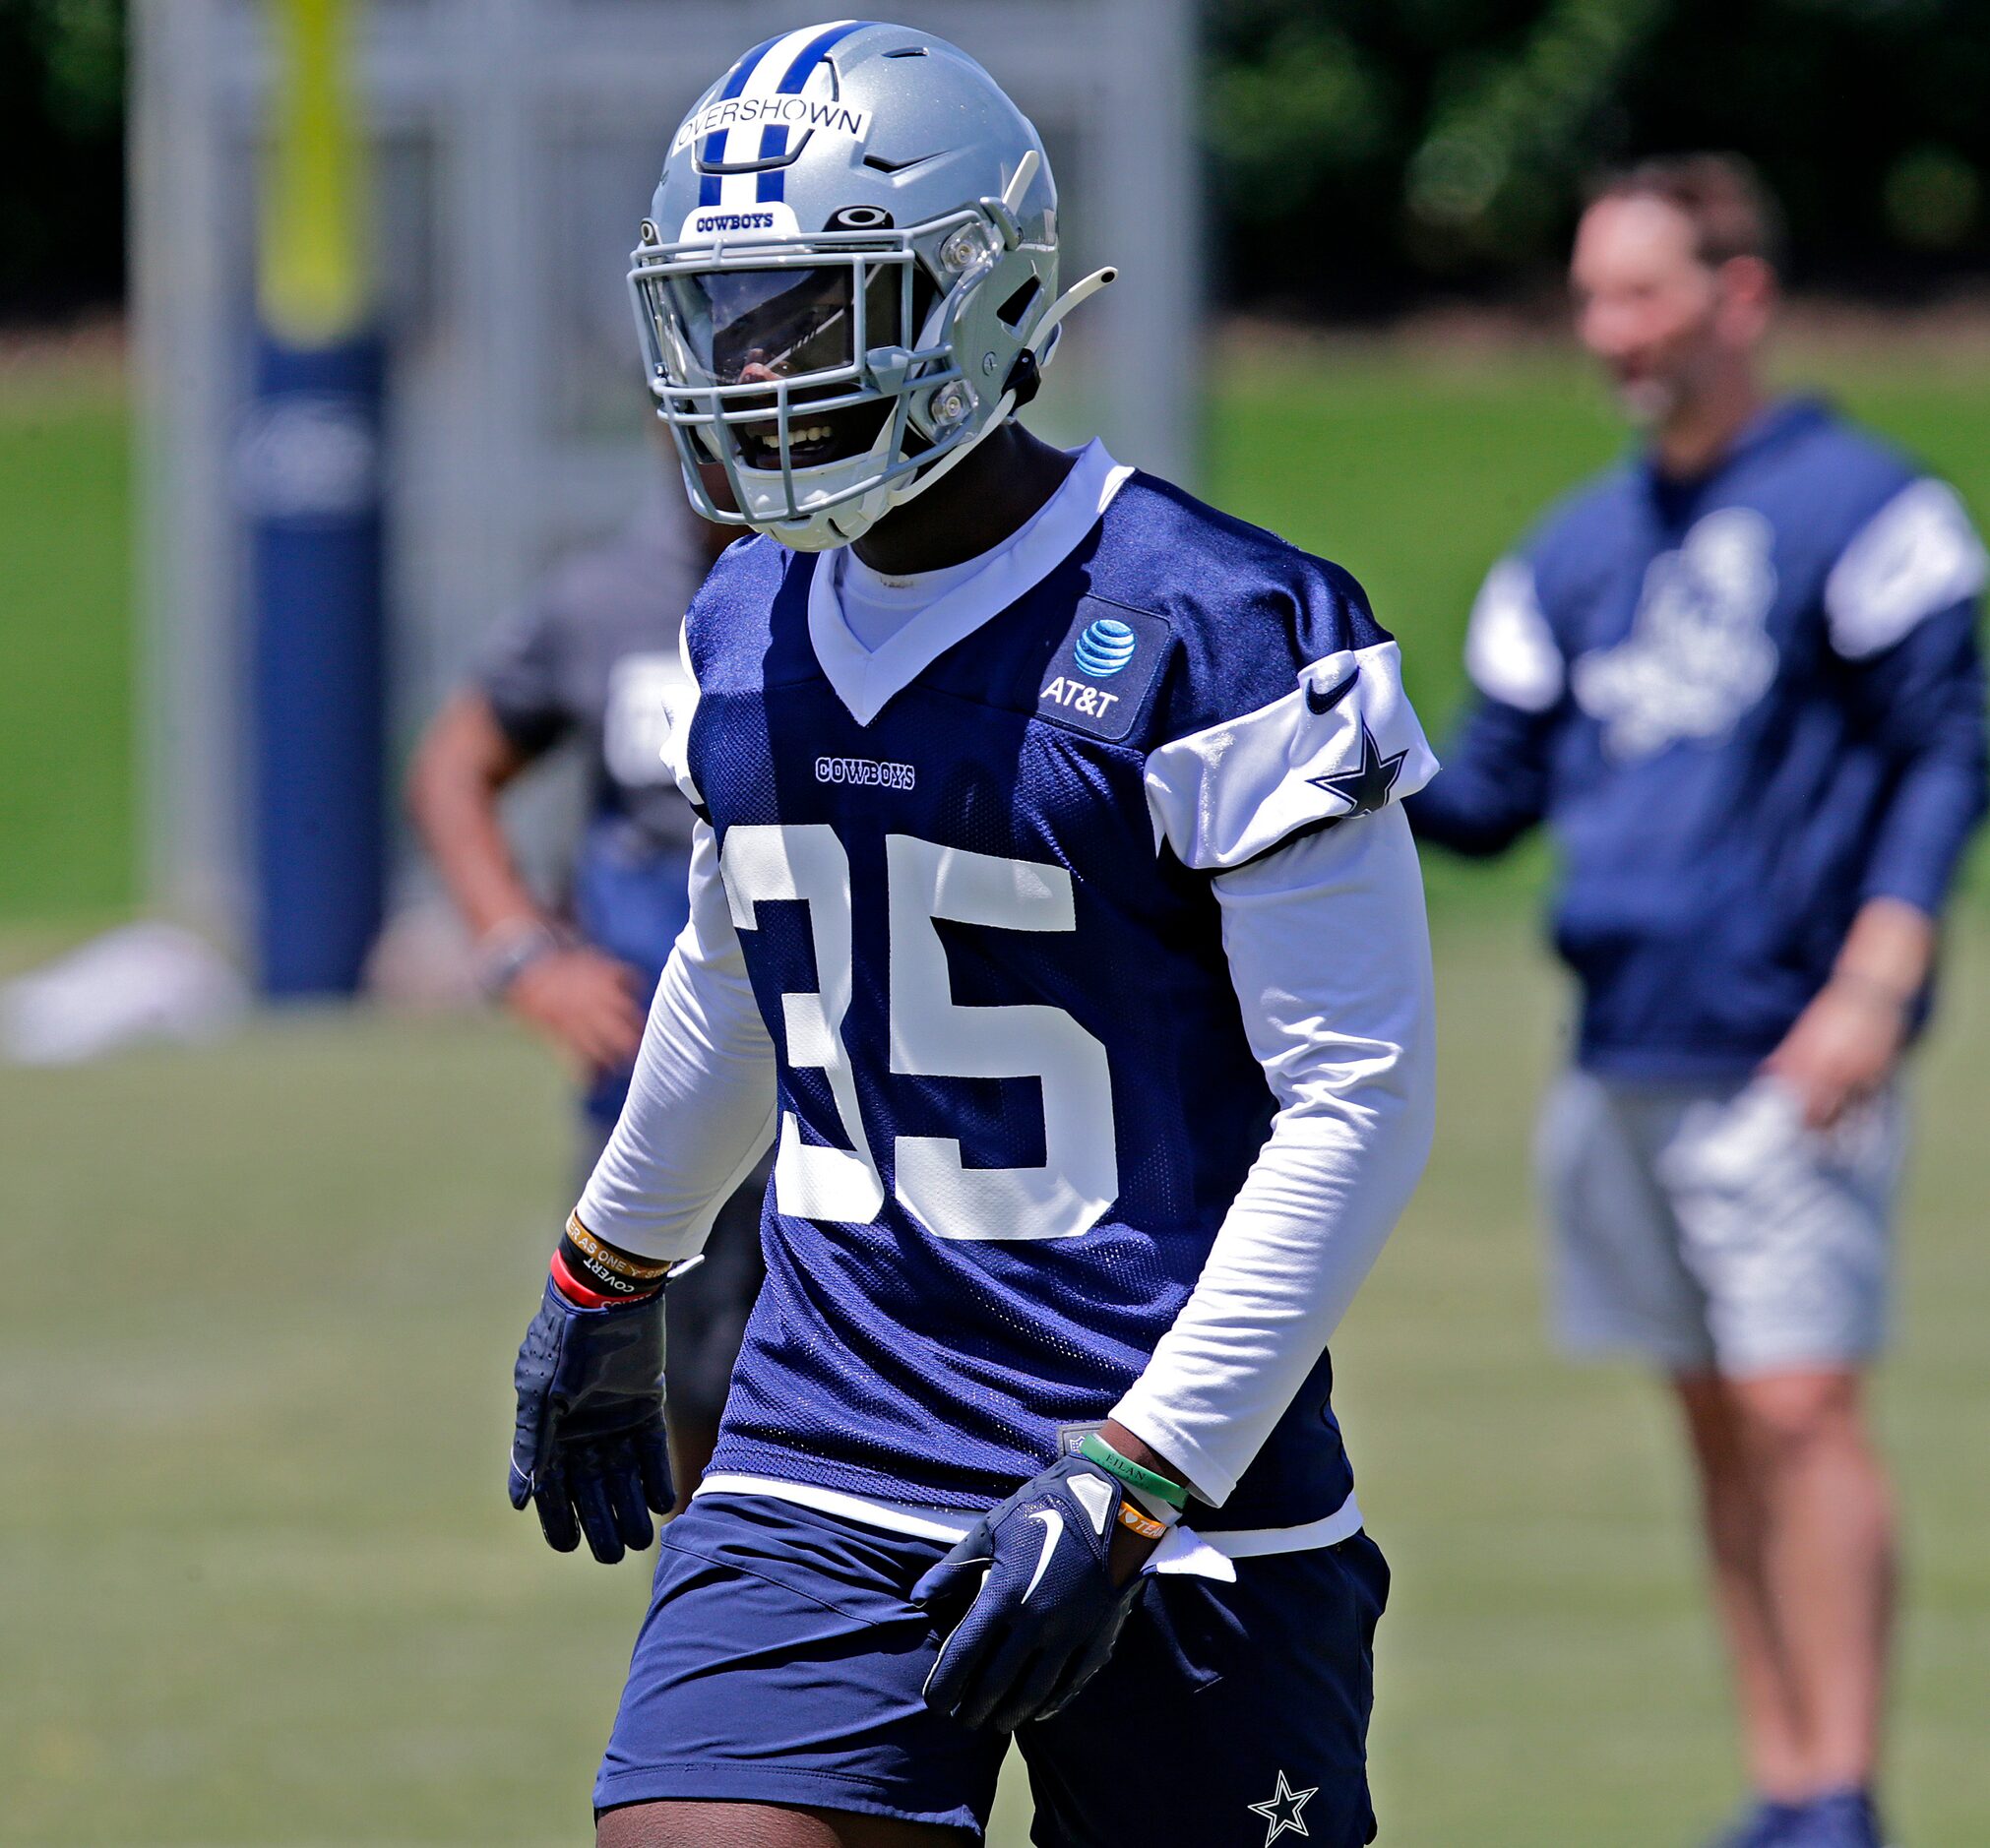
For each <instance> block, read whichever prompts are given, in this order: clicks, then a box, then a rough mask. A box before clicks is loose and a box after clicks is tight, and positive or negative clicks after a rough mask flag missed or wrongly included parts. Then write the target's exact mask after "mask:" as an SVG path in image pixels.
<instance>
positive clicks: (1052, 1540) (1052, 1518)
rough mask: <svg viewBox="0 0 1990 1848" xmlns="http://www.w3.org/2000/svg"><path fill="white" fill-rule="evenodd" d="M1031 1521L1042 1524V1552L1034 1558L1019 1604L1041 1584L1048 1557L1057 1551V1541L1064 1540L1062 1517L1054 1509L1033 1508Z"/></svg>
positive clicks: (1030, 1515) (1030, 1511)
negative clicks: (1033, 1566) (1038, 1521)
mask: <svg viewBox="0 0 1990 1848" xmlns="http://www.w3.org/2000/svg"><path fill="white" fill-rule="evenodd" d="M1029 1518H1030V1519H1031V1520H1040V1521H1041V1522H1042V1523H1043V1551H1042V1552H1041V1553H1039V1554H1038V1555H1037V1557H1036V1570H1035V1571H1033V1572H1031V1573H1030V1574H1029V1583H1028V1584H1027V1585H1026V1586H1025V1587H1024V1591H1023V1596H1022V1598H1021V1599H1020V1600H1019V1602H1021V1603H1024V1604H1027V1603H1028V1602H1029V1594H1030V1592H1032V1591H1034V1590H1035V1589H1036V1587H1037V1586H1038V1585H1040V1584H1041V1583H1042V1582H1043V1574H1044V1572H1045V1571H1048V1570H1049V1567H1050V1556H1051V1555H1052V1554H1053V1553H1055V1552H1056V1551H1057V1543H1058V1541H1060V1540H1062V1539H1063V1538H1064V1516H1063V1515H1062V1514H1060V1513H1059V1512H1058V1511H1057V1510H1056V1509H1054V1508H1033V1509H1030V1510H1029Z"/></svg>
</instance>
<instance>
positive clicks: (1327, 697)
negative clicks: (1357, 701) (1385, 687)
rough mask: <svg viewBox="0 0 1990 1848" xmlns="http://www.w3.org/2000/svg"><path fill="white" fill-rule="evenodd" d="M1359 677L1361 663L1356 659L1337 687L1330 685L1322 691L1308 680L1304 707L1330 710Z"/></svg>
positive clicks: (1319, 710)
mask: <svg viewBox="0 0 1990 1848" xmlns="http://www.w3.org/2000/svg"><path fill="white" fill-rule="evenodd" d="M1360 678H1361V663H1360V662H1359V661H1356V662H1355V664H1354V666H1353V668H1352V669H1351V670H1350V671H1349V673H1348V675H1347V678H1346V679H1345V680H1343V681H1342V682H1341V683H1340V684H1339V685H1338V686H1337V687H1330V688H1329V689H1328V690H1327V691H1326V692H1325V693H1322V692H1321V691H1320V689H1319V688H1318V687H1316V686H1315V685H1314V684H1313V683H1312V682H1311V681H1310V680H1309V681H1307V683H1306V709H1307V710H1308V711H1311V712H1331V711H1333V709H1334V708H1336V707H1337V706H1338V705H1339V704H1340V702H1341V701H1342V700H1344V699H1346V697H1347V695H1348V692H1349V691H1350V690H1351V689H1352V687H1353V685H1354V683H1355V682H1356V681H1357V680H1359V679H1360Z"/></svg>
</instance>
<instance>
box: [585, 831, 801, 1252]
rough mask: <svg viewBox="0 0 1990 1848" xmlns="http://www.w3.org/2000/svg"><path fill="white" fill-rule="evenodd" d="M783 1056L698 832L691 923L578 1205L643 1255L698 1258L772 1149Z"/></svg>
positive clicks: (602, 1231)
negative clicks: (736, 1192)
mask: <svg viewBox="0 0 1990 1848" xmlns="http://www.w3.org/2000/svg"><path fill="white" fill-rule="evenodd" d="M774 1079H775V1056H774V1043H773V1041H772V1040H770V1039H769V1037H768V1033H767V1025H766V1022H765V1021H764V1020H763V1019H762V1018H761V1014H760V1009H759V1007H758V1005H757V1004H756V1003H755V1001H754V999H753V986H752V984H751V982H750V981H749V980H748V979H747V974H746V957H745V955H744V954H743V953H742V952H741V950H740V947H739V937H738V934H737V933H736V932H735V931H734V929H733V926H732V917H731V913H730V911H729V910H728V908H727V905H726V898H725V888H724V885H723V883H722V881H721V880H720V878H719V874H718V847H717V841H716V837H715V835H714V833H713V831H712V830H711V828H709V827H708V826H707V825H706V824H705V823H703V822H700V823H699V824H698V825H697V829H696V832H695V834H694V837H693V841H692V848H691V920H690V922H689V923H687V924H686V925H685V927H684V930H683V933H682V934H681V935H680V936H679V937H678V939H677V942H676V945H675V946H674V947H673V948H672V950H671V952H670V960H669V961H668V962H667V963H665V964H664V967H663V976H662V979H661V980H660V981H659V982H658V983H657V984H656V998H655V1000H654V1001H653V1003H652V1004H651V1008H650V1020H649V1024H648V1025H647V1026H646V1027H645V1028H644V1032H643V1050H642V1052H641V1053H640V1054H639V1055H638V1056H637V1060H636V1075H635V1078H633V1079H632V1080H631V1082H630V1085H629V1101H628V1102H627V1103H626V1104H624V1105H623V1106H622V1116H621V1120H620V1121H619V1122H618V1123H617V1124H616V1125H615V1133H614V1135H613V1136H611V1137H610V1138H609V1139H608V1145H607V1147H606V1148H605V1149H604V1150H603V1151H602V1153H601V1158H600V1160H599V1161H598V1162H596V1163H595V1164H594V1172H593V1174H592V1175H591V1177H590V1178H589V1181H588V1185H587V1188H586V1190H585V1191H584V1192H583V1193H582V1195H581V1203H580V1205H579V1206H578V1207H577V1208H576V1211H577V1212H578V1213H579V1215H580V1220H581V1223H582V1224H583V1225H584V1226H586V1227H587V1228H588V1230H589V1231H590V1232H592V1233H593V1234H594V1235H595V1236H596V1237H598V1238H602V1239H605V1240H607V1242H608V1243H609V1244H610V1245H613V1246H616V1247H618V1248H619V1249H620V1250H622V1251H626V1252H632V1253H634V1254H635V1255H636V1256H637V1257H639V1258H655V1259H666V1258H668V1259H677V1258H689V1257H692V1256H694V1255H695V1254H696V1253H697V1252H699V1251H700V1250H702V1249H703V1247H704V1244H705V1240H706V1237H707V1235H708V1234H709V1233H710V1232H711V1230H712V1222H713V1220H714V1219H715V1218H716V1216H717V1213H718V1208H719V1207H720V1206H721V1205H723V1204H724V1202H725V1201H726V1200H727V1199H728V1198H729V1196H730V1195H731V1193H732V1191H733V1189H734V1188H736V1187H737V1186H738V1185H739V1183H740V1182H741V1181H743V1180H744V1179H745V1178H746V1176H747V1175H748V1173H750V1172H751V1170H752V1168H753V1164H754V1163H755V1162H756V1161H758V1160H759V1159H760V1157H761V1155H762V1154H763V1153H764V1152H765V1151H766V1149H767V1146H768V1144H769V1143H770V1142H771V1141H772V1140H774V1123H775V1089H774Z"/></svg>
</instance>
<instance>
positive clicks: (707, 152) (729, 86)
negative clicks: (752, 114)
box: [698, 32, 786, 206]
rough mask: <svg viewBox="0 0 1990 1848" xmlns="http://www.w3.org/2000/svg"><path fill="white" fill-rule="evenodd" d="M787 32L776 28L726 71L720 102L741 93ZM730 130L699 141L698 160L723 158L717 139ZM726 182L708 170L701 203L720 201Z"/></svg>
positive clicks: (700, 187) (702, 183)
mask: <svg viewBox="0 0 1990 1848" xmlns="http://www.w3.org/2000/svg"><path fill="white" fill-rule="evenodd" d="M785 36H786V34H785V33H784V32H777V33H776V34H775V35H774V36H773V37H772V38H769V39H766V40H764V41H763V42H762V43H760V44H757V45H755V46H754V48H753V49H752V50H751V51H749V52H748V53H747V54H746V56H745V57H743V58H741V59H740V60H739V62H738V63H737V64H735V65H734V66H733V67H732V69H731V70H730V71H729V72H728V73H727V74H726V79H725V83H724V85H723V87H722V88H721V89H720V90H719V92H718V94H717V96H716V97H715V101H718V102H723V101H725V100H726V99H727V98H728V97H731V96H736V95H738V94H739V92H741V91H742V90H744V89H745V88H746V86H747V82H748V80H749V79H750V78H751V77H752V76H753V73H754V71H755V70H756V69H757V68H758V67H759V64H760V61H761V59H762V58H764V57H766V56H767V54H768V53H769V52H770V51H772V50H773V49H774V48H775V46H776V45H777V44H779V43H780V41H781V39H782V38H783V37H785ZM731 132H732V131H731V130H730V129H723V128H722V129H720V130H718V131H717V133H716V134H713V135H708V136H706V138H705V140H704V141H703V142H702V143H701V144H700V145H699V149H698V158H699V160H700V161H701V162H702V163H704V164H706V165H710V164H711V163H712V162H713V161H714V160H715V159H719V158H721V157H722V155H720V154H715V152H714V144H715V143H719V144H722V143H723V142H724V140H725V138H726V136H727V135H729V134H730V133H731ZM723 184H724V180H723V178H722V177H721V176H720V175H719V174H716V173H707V174H705V175H704V176H703V177H702V178H701V179H700V180H699V182H698V203H699V204H700V205H701V206H715V205H717V203H718V193H719V188H720V187H721V186H722V185H723Z"/></svg>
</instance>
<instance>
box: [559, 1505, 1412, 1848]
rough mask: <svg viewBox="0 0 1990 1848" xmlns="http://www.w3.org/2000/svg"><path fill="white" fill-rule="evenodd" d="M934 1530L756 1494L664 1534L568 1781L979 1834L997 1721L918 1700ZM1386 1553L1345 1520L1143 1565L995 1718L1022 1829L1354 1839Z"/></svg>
mask: <svg viewBox="0 0 1990 1848" xmlns="http://www.w3.org/2000/svg"><path fill="white" fill-rule="evenodd" d="M945 1550H946V1548H945V1545H944V1543H942V1542H938V1541H933V1540H922V1539H914V1538H910V1537H907V1536H904V1535H901V1534H895V1533H887V1532H884V1531H882V1530H880V1529H877V1528H873V1527H868V1526H861V1525H858V1524H857V1523H855V1522H853V1521H849V1520H846V1519H843V1518H841V1517H840V1516H838V1515H833V1514H826V1513H820V1512H817V1511H816V1510H815V1509H805V1508H800V1507H796V1506H795V1505H793V1504H791V1503H786V1502H780V1501H776V1500H774V1499H772V1498H769V1497H762V1496H749V1495H730V1494H726V1495H708V1496H701V1497H700V1498H699V1499H698V1500H697V1501H696V1502H694V1503H693V1504H692V1506H691V1508H690V1509H688V1510H687V1511H686V1512H685V1513H684V1514H682V1515H680V1516H679V1517H678V1518H677V1519H676V1520H674V1521H672V1522H671V1523H670V1524H669V1525H668V1526H667V1527H666V1528H665V1529H664V1530H663V1538H662V1543H661V1548H660V1552H659V1556H658V1559H657V1563H656V1582H655V1591H654V1595H653V1599H652V1601H651V1605H650V1611H649V1615H648V1616H647V1617H646V1618H645V1620H644V1623H643V1631H642V1634H641V1635H640V1636H639V1637H638V1638H637V1642H636V1652H635V1658H634V1660H633V1662H632V1663H631V1665H630V1670H629V1683H628V1687H627V1688H626V1689H625V1690H624V1692H623V1694H622V1705H621V1710H620V1711H619V1713H618V1714H617V1715H616V1718H615V1729H614V1733H613V1735H612V1737H611V1738H610V1740H609V1742H608V1751H607V1756H606V1757H605V1758H604V1759H603V1761H602V1764H601V1770H600V1775H599V1777H598V1779H597V1780H596V1782H595V1786H594V1803H595V1807H596V1809H597V1811H598V1810H610V1809H614V1808H617V1807H618V1806H621V1805H624V1804H632V1803H647V1802H656V1801H660V1800H664V1799H670V1800H676V1801H684V1800H687V1799H708V1800H713V1801H718V1802H734V1803H764V1804H786V1805H793V1806H797V1807H818V1808H823V1809H831V1810H854V1811H858V1812H861V1813H864V1814H867V1815H872V1816H889V1817H902V1818H903V1819H905V1820H908V1821H916V1822H929V1823H938V1824H942V1825H948V1826H952V1827H956V1828H963V1829H972V1830H975V1831H977V1832H978V1831H980V1830H982V1829H984V1828H985V1827H986V1825H987V1821H988V1814H989V1810H990V1808H991V1806H992V1805H993V1803H994V1800H995V1779H996V1772H997V1770H998V1769H999V1767H1000V1765H1001V1761H1002V1757H1003V1755H1004V1753H1005V1752H1006V1751H1007V1750H1008V1746H1009V1741H1008V1740H1007V1739H1006V1738H1004V1737H1003V1736H1001V1735H999V1734H994V1735H991V1734H985V1733H973V1732H969V1731H968V1730H967V1729H966V1728H965V1727H964V1726H961V1725H959V1724H958V1723H957V1722H955V1721H953V1720H949V1719H944V1718H942V1717H940V1716H939V1715H937V1714H935V1713H933V1712H931V1711H929V1710H928V1708H927V1707H926V1705H925V1702H924V1701H923V1700H922V1699H921V1698H920V1694H919V1691H920V1689H921V1688H922V1687H923V1686H924V1685H925V1680H926V1674H927V1671H928V1670H929V1669H930V1668H931V1666H932V1663H933V1657H934V1653H935V1651H936V1649H937V1647H938V1643H939V1637H938V1636H937V1634H936V1633H935V1632H934V1630H933V1629H932V1627H931V1625H930V1624H929V1622H928V1621H927V1618H926V1615H925V1613H924V1612H923V1611H921V1610H920V1609H919V1608H918V1607H917V1606H915V1605H913V1604H911V1603H909V1602H907V1598H906V1594H907V1592H908V1590H909V1589H910V1587H911V1585H912V1584H913V1583H914V1581H915V1580H916V1579H917V1578H918V1577H919V1575H920V1573H921V1572H923V1571H925V1570H926V1568H927V1567H928V1566H930V1565H932V1563H933V1562H934V1561H935V1560H936V1559H938V1558H939V1557H940V1555H941V1554H942V1553H943V1552H944V1551H945ZM1388 1595H1389V1569H1388V1567H1387V1565H1386V1564H1385V1563H1384V1561H1383V1558H1382V1553H1381V1550H1380V1549H1379V1548H1378V1547H1377V1546H1376V1545H1375V1543H1374V1542H1373V1541H1372V1540H1370V1539H1369V1538H1368V1537H1367V1535H1366V1534H1356V1535H1355V1536H1354V1537H1353V1538H1352V1539H1350V1540H1345V1541H1343V1542H1341V1543H1340V1544H1339V1545H1338V1546H1334V1547H1320V1548H1315V1549H1312V1550H1310V1551H1307V1552H1303V1553H1282V1554H1275V1555H1271V1556H1269V1557H1264V1558H1257V1559H1246V1560H1240V1561H1239V1562H1238V1563H1237V1578H1236V1582H1235V1583H1234V1584H1226V1583H1221V1582H1219V1581H1217V1580H1214V1579H1209V1578H1200V1577H1191V1576H1188V1575H1186V1574H1181V1573H1162V1574H1150V1576H1149V1578H1148V1581H1147V1588H1146V1590H1145V1592H1144V1593H1143V1594H1142V1598H1141V1601H1140V1604H1139V1605H1138V1606H1137V1607H1136V1609H1135V1612H1134V1615H1133V1617H1132V1618H1131V1619H1130V1620H1129V1622H1128V1624H1127V1627H1126V1629H1125V1631H1124V1632H1122V1634H1121V1636H1120V1640H1119V1645H1118V1647H1117V1648H1116V1649H1115V1650H1114V1652H1113V1655H1112V1659H1111V1660H1110V1661H1109V1662H1108V1663H1107V1665H1106V1666H1105V1668H1104V1669H1102V1670H1101V1671H1100V1672H1099V1674H1098V1675H1097V1676H1096V1677H1095V1678H1094V1679H1093V1680H1092V1681H1090V1682H1089V1683H1088V1684H1087V1686H1086V1688H1085V1690H1084V1692H1083V1693H1081V1694H1079V1696H1078V1698H1077V1699H1076V1700H1074V1701H1073V1702H1072V1703H1071V1705H1070V1706H1068V1707H1066V1708H1065V1709H1064V1711H1063V1712H1061V1713H1059V1714H1057V1715H1056V1716H1055V1717H1054V1718H1052V1719H1048V1720H1044V1721H1041V1722H1039V1723H1038V1724H1036V1725H1033V1726H1026V1727H1025V1728H1024V1729H1023V1730H1022V1731H1021V1732H1020V1733H1018V1734H1017V1735H1016V1743H1017V1745H1018V1746H1019V1747H1020V1748H1021V1749H1022V1752H1023V1756H1024V1758H1025V1759H1026V1762H1027V1765H1028V1769H1029V1779H1030V1787H1031V1793H1032V1795H1033V1797H1034V1800H1035V1807H1036V1823H1035V1829H1034V1836H1035V1840H1036V1841H1037V1843H1038V1844H1040V1845H1041V1848H1124V1844H1126V1843H1128V1842H1138V1843H1141V1844H1142V1848H1177V1845H1178V1848H1263V1844H1265V1843H1267V1842H1272V1841H1277V1840H1285V1841H1289V1842H1296V1841H1299V1840H1304V1841H1305V1842H1306V1843H1307V1848H1360V1845H1361V1844H1363V1843H1365V1842H1368V1841H1371V1840H1372V1839H1373V1838H1374V1834H1375V1820H1374V1816H1373V1813H1372V1811H1371V1810H1370V1808H1369V1801H1368V1776H1367V1768H1366V1743H1367V1733H1368V1714H1369V1707H1370V1702H1371V1694H1372V1688H1373V1677H1374V1641H1375V1625H1376V1621H1377V1619H1378V1618H1380V1616H1381V1614H1382V1609H1383V1605H1384V1604H1385V1602H1386V1601H1387V1599H1388Z"/></svg>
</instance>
